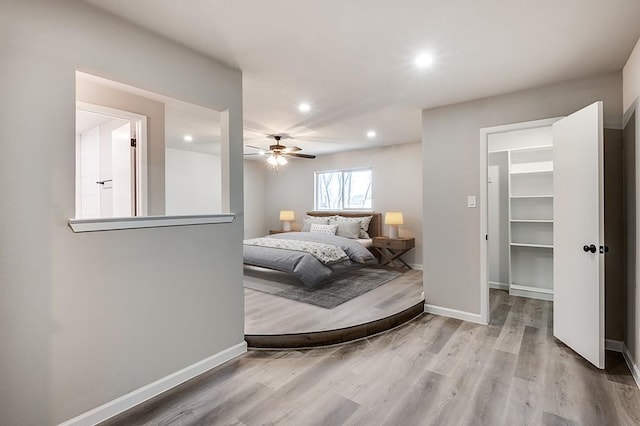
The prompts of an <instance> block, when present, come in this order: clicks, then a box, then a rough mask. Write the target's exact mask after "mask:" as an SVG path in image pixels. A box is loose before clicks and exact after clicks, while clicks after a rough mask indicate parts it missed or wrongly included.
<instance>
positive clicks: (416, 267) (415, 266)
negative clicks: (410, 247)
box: [409, 263, 424, 271]
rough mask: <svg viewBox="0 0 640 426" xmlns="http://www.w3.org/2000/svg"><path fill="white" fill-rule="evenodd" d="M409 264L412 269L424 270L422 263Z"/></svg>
mask: <svg viewBox="0 0 640 426" xmlns="http://www.w3.org/2000/svg"><path fill="white" fill-rule="evenodd" d="M409 266H411V269H415V270H417V271H422V270H424V269H423V267H422V263H409Z"/></svg>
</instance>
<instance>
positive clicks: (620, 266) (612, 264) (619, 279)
mask: <svg viewBox="0 0 640 426" xmlns="http://www.w3.org/2000/svg"><path fill="white" fill-rule="evenodd" d="M623 210H624V207H623V141H622V130H614V129H605V132H604V240H605V243H606V245H607V247H609V253H608V254H607V255H606V256H605V257H604V273H605V277H604V280H605V295H604V301H605V337H606V338H607V339H611V340H617V341H623V340H624V321H625V315H624V309H623V307H624V303H625V301H624V299H625V293H626V290H625V279H624V262H625V248H626V247H625V243H624V231H623V226H624V225H623V223H624V220H623Z"/></svg>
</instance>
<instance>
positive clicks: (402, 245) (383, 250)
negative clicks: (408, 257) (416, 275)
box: [371, 237, 416, 269]
mask: <svg viewBox="0 0 640 426" xmlns="http://www.w3.org/2000/svg"><path fill="white" fill-rule="evenodd" d="M415 246H416V239H415V238H389V237H375V238H374V239H373V243H372V244H371V247H373V248H374V249H375V250H376V251H377V252H378V253H380V256H381V258H380V265H387V264H389V263H391V262H394V261H396V260H399V261H400V262H402V264H403V265H404V266H406V267H407V268H409V269H411V266H409V265H408V264H407V262H405V261H404V260H402V258H401V257H400V256H402V255H403V254H405V253H406V252H408V251H409V250H411V249H412V248H414V247H415Z"/></svg>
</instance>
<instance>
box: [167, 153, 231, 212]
mask: <svg viewBox="0 0 640 426" xmlns="http://www.w3.org/2000/svg"><path fill="white" fill-rule="evenodd" d="M165 162H166V172H165V179H166V188H165V199H166V214H167V215H180V214H207V213H220V212H222V198H221V197H222V193H221V185H222V182H221V180H220V173H221V169H220V156H218V155H211V154H204V153H200V152H193V151H185V150H182V149H174V148H167V151H166V154H165Z"/></svg>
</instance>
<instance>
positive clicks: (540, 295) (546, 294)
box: [509, 284, 553, 302]
mask: <svg viewBox="0 0 640 426" xmlns="http://www.w3.org/2000/svg"><path fill="white" fill-rule="evenodd" d="M509 295H510V296H518V297H528V298H529V299H539V300H549V301H552V302H553V290H551V289H547V288H538V287H531V286H528V285H516V284H511V286H510V287H509Z"/></svg>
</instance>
